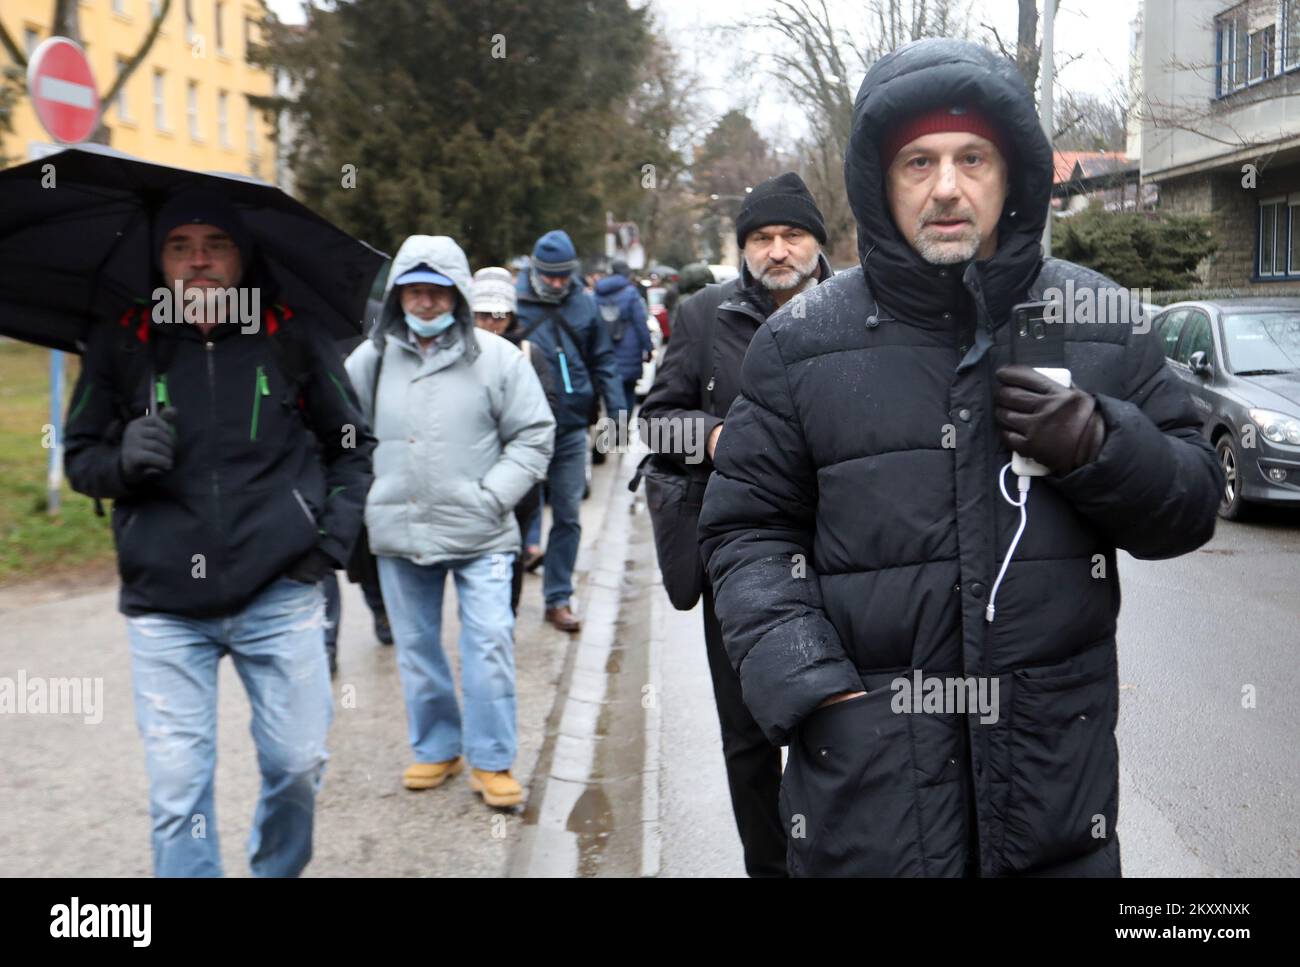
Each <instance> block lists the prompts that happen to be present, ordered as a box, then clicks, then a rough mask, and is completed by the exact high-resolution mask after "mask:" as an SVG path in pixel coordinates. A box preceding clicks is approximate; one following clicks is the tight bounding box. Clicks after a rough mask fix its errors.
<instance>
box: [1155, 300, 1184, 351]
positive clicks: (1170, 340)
mask: <svg viewBox="0 0 1300 967" xmlns="http://www.w3.org/2000/svg"><path fill="white" fill-rule="evenodd" d="M1191 311H1192V310H1190V309H1175V310H1174V311H1173V312H1171V313H1169V314H1168V315H1167V316H1165V317H1164V319H1163V320H1162V321H1161V322H1160V324H1159V328H1160V346H1161V348H1162V349H1163V350H1164V353H1165V355H1166V356H1170V357H1172V356H1173V354H1174V347H1175V346H1177V345H1178V337H1179V335H1181V334H1182V331H1183V323H1185V322H1186V321H1187V317H1188V316H1189V315H1190V314H1191Z"/></svg>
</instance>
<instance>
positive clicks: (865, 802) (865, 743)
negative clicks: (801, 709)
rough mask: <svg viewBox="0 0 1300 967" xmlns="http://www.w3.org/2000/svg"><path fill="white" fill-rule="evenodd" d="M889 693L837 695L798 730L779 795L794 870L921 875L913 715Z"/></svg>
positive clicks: (829, 873)
mask: <svg viewBox="0 0 1300 967" xmlns="http://www.w3.org/2000/svg"><path fill="white" fill-rule="evenodd" d="M892 695H893V692H892V691H891V690H890V689H887V688H881V689H877V690H876V691H874V692H869V693H868V694H866V695H863V696H859V697H858V698H853V699H849V700H847V701H843V702H836V703H835V704H834V705H829V706H827V707H826V708H822V709H817V710H816V711H815V712H813V713H812V714H811V715H809V716H808V717H807V718H806V719H805V720H804V721H803V723H802V724H801V725H800V726H799V727H798V729H797V730H796V732H795V736H794V738H793V741H792V742H791V743H790V755H789V761H788V764H787V766H786V771H785V774H784V775H783V776H782V780H781V799H780V802H781V818H782V821H783V822H784V823H785V831H786V836H787V837H788V843H789V851H788V857H789V861H790V872H791V874H793V875H832V876H834V875H841V876H842V875H854V874H856V875H867V876H917V875H921V874H922V872H923V864H922V860H921V849H920V842H919V836H920V826H919V817H918V815H917V806H916V802H917V800H916V796H917V791H916V781H915V777H914V775H913V768H912V765H913V757H912V742H911V735H910V732H909V725H908V722H907V719H908V716H906V715H903V714H896V713H895V712H893V710H892V709H891V707H890V700H891V697H892Z"/></svg>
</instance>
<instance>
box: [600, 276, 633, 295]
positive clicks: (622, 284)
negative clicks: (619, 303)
mask: <svg viewBox="0 0 1300 967" xmlns="http://www.w3.org/2000/svg"><path fill="white" fill-rule="evenodd" d="M631 284H632V282H631V280H630V279H629V278H628V277H627V276H626V275H607V276H605V277H604V278H603V279H601V280H600V281H599V282H597V283H596V295H613V294H614V293H615V292H618V291H619V290H621V289H626V288H627V287H628V286H629V285H631Z"/></svg>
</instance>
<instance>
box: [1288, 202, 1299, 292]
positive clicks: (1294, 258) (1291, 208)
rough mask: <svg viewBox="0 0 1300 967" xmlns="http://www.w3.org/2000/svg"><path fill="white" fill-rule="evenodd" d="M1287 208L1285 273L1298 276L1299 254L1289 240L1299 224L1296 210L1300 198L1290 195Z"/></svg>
mask: <svg viewBox="0 0 1300 967" xmlns="http://www.w3.org/2000/svg"><path fill="white" fill-rule="evenodd" d="M1286 207H1287V222H1286V226H1287V227H1286V272H1287V274H1288V275H1291V274H1293V273H1294V274H1300V252H1297V251H1296V249H1295V246H1294V245H1292V244H1291V238H1292V236H1293V235H1294V234H1295V229H1296V225H1297V224H1300V222H1298V221H1297V218H1296V211H1295V210H1296V209H1297V208H1300V196H1296V195H1292V196H1291V201H1290V203H1288V205H1287V206H1286Z"/></svg>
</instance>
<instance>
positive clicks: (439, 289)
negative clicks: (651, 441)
mask: <svg viewBox="0 0 1300 967" xmlns="http://www.w3.org/2000/svg"><path fill="white" fill-rule="evenodd" d="M469 286H470V272H469V263H468V262H467V261H466V259H465V253H464V252H462V251H461V249H460V246H458V245H457V244H456V243H455V242H454V241H452V239H450V238H448V237H446V236H436V237H435V236H429V235H412V236H411V237H410V238H408V239H407V240H406V241H405V242H403V243H402V247H401V249H399V250H398V253H397V257H396V258H395V259H394V260H393V265H392V268H391V270H390V271H389V275H388V285H387V288H386V289H385V293H384V304H383V310H382V312H381V314H380V317H379V321H378V323H377V324H376V326H375V329H374V331H373V332H372V333H371V336H370V338H369V339H367V340H366V341H365V342H363V343H362V344H361V345H360V346H358V347H357V348H356V350H354V351H353V353H352V355H351V356H349V357H348V360H347V371H348V376H349V377H350V378H351V380H352V383H353V385H354V386H355V387H356V390H357V395H358V396H359V397H360V399H361V402H362V407H363V409H364V410H365V414H366V417H367V418H368V419H369V420H370V425H371V427H372V428H373V429H374V434H375V437H376V438H377V439H378V441H379V444H378V446H377V447H376V449H375V482H374V485H373V486H372V487H371V489H370V495H369V497H368V499H367V501H366V528H367V530H368V532H369V536H370V549H371V551H372V552H374V554H375V556H376V558H377V559H378V562H379V580H380V585H381V587H382V588H383V593H384V601H385V603H386V604H387V606H388V616H389V621H390V622H391V624H392V628H393V637H394V638H395V640H396V642H397V650H398V669H399V671H400V673H401V678H402V691H403V694H404V696H405V699H406V714H407V722H408V725H409V729H410V740H411V747H412V749H413V750H414V753H415V760H416V761H415V762H414V764H412V765H411V766H410V767H409V768H407V770H406V772H405V773H404V775H403V782H404V784H405V785H406V787H407V788H408V789H431V788H433V787H435V786H439V785H441V784H442V783H443V782H444V781H445V780H447V779H448V778H450V777H451V776H453V775H455V774H456V773H458V772H460V771H461V769H462V768H463V760H462V758H461V754H462V751H463V752H464V754H465V755H466V756H467V757H468V758H469V761H470V766H471V774H470V785H471V787H472V788H473V789H474V790H475V791H476V792H480V793H481V794H482V795H483V799H484V801H485V802H487V803H488V805H491V806H512V805H516V804H518V803H520V802H522V801H523V789H522V788H521V787H520V785H519V783H518V782H516V781H515V779H514V778H513V777H512V776H511V775H510V767H511V765H512V764H513V762H514V758H515V751H516V725H515V675H514V645H513V633H514V616H513V614H512V612H511V609H510V581H511V573H512V562H513V558H514V555H516V554H517V553H518V552H519V545H520V538H519V527H518V525H517V524H516V523H515V519H514V514H513V510H514V507H515V505H516V504H517V503H519V501H520V500H521V499H522V498H523V496H524V494H526V493H527V492H528V491H529V489H531V488H532V486H533V485H534V484H535V483H536V482H537V481H539V480H541V479H542V478H543V477H545V476H546V468H547V466H548V465H549V463H550V459H551V451H552V448H553V445H554V444H553V440H554V435H555V420H554V418H553V417H552V416H551V410H550V407H549V406H548V405H547V402H546V395H545V393H544V392H543V390H542V386H541V383H540V382H539V381H538V379H537V375H536V374H535V373H534V372H533V369H532V367H531V366H530V365H529V363H528V360H527V359H525V358H524V356H523V355H522V354H521V353H520V352H519V351H518V350H517V349H515V347H514V346H512V345H511V344H510V343H508V342H507V341H506V340H504V339H501V338H500V337H498V336H494V335H493V334H492V333H489V332H485V331H482V330H476V329H475V327H474V321H473V317H472V315H471V313H470V301H469ZM376 384H377V385H376ZM448 572H451V574H452V575H453V577H454V578H455V581H456V593H457V596H458V597H459V601H460V616H461V635H460V656H461V668H462V674H461V684H462V688H463V691H464V694H465V716H464V737H463V740H462V725H461V713H460V708H459V706H458V704H457V702H456V687H455V681H454V680H453V678H452V674H451V668H450V666H449V665H448V663H447V658H446V655H445V653H444V652H443V648H442V641H441V631H442V628H441V625H442V593H443V585H444V583H445V579H446V576H447V573H448Z"/></svg>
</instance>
